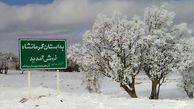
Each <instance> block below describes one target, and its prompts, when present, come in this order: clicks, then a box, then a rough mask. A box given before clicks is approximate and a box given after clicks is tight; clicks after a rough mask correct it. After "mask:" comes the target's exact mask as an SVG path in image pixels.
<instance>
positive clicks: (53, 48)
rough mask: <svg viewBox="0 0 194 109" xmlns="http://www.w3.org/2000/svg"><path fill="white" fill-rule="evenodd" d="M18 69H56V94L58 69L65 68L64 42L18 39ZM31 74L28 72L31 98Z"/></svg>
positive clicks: (58, 83)
mask: <svg viewBox="0 0 194 109" xmlns="http://www.w3.org/2000/svg"><path fill="white" fill-rule="evenodd" d="M19 56H20V69H21V70H32V69H56V70H57V94H59V91H60V80H59V79H60V78H59V76H60V75H59V69H66V68H67V59H66V40H60V39H54V40H53V39H19ZM30 75H31V72H30V71H28V88H29V97H30V96H31V89H30V87H31V80H30Z"/></svg>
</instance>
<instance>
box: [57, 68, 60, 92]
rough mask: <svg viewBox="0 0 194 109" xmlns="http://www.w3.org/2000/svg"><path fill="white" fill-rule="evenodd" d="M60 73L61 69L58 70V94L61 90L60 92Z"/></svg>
mask: <svg viewBox="0 0 194 109" xmlns="http://www.w3.org/2000/svg"><path fill="white" fill-rule="evenodd" d="M59 76H60V73H59V70H57V94H58V95H59V92H60V78H59Z"/></svg>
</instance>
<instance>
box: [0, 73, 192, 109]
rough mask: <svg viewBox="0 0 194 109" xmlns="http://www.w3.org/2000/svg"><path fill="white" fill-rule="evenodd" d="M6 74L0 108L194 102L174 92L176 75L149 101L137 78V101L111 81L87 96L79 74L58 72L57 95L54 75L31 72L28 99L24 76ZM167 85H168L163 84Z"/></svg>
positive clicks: (137, 108) (97, 108)
mask: <svg viewBox="0 0 194 109" xmlns="http://www.w3.org/2000/svg"><path fill="white" fill-rule="evenodd" d="M19 73H20V72H18V71H10V72H9V73H8V75H0V90H1V92H0V109H36V108H37V109H127V108H129V109H130V108H134V109H193V107H194V104H193V102H194V100H193V99H188V98H187V97H186V96H185V95H184V94H183V92H180V91H179V90H177V87H176V83H177V82H178V81H177V75H170V76H169V77H168V78H167V80H166V84H165V83H164V86H162V89H161V98H162V99H160V100H149V99H148V98H147V96H148V95H149V91H150V90H149V89H150V87H149V80H148V79H147V78H142V77H141V76H143V75H139V76H138V77H139V78H137V91H138V95H139V96H140V98H136V99H132V98H130V97H129V96H128V95H127V94H126V93H125V92H124V91H123V90H122V89H121V88H119V87H118V85H117V84H116V83H114V82H112V81H111V80H108V79H106V80H105V81H103V86H102V93H101V94H89V93H87V91H86V90H85V89H84V88H83V87H82V86H81V84H80V83H81V81H80V80H79V73H76V72H74V73H61V92H60V95H56V72H37V71H33V72H32V76H31V77H32V78H31V80H32V88H31V91H32V94H31V95H32V98H31V99H29V100H28V101H26V102H24V103H21V102H20V101H21V100H22V98H27V97H28V88H27V73H25V74H24V75H20V74H19ZM167 83H168V84H167Z"/></svg>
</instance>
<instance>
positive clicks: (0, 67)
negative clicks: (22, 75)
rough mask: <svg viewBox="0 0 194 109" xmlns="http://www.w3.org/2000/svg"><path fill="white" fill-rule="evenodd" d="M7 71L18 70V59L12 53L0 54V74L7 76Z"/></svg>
mask: <svg viewBox="0 0 194 109" xmlns="http://www.w3.org/2000/svg"><path fill="white" fill-rule="evenodd" d="M8 69H19V58H18V56H16V55H15V54H13V53H3V52H0V74H2V73H4V74H7V72H8Z"/></svg>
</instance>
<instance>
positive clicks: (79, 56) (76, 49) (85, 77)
mask: <svg viewBox="0 0 194 109" xmlns="http://www.w3.org/2000/svg"><path fill="white" fill-rule="evenodd" d="M91 54H92V52H91V51H90V50H88V49H86V48H85V47H82V46H81V45H80V44H75V45H73V46H71V47H69V49H68V59H71V60H72V61H73V62H76V63H77V64H78V65H79V69H80V71H81V73H82V77H81V78H82V84H83V85H84V86H85V88H86V89H87V90H88V91H89V92H90V93H92V92H97V93H98V92H100V82H101V79H102V77H103V76H102V74H101V73H99V72H98V71H97V70H96V68H95V67H96V65H94V64H95V63H94V60H93V59H94V58H93V57H92V55H91Z"/></svg>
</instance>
